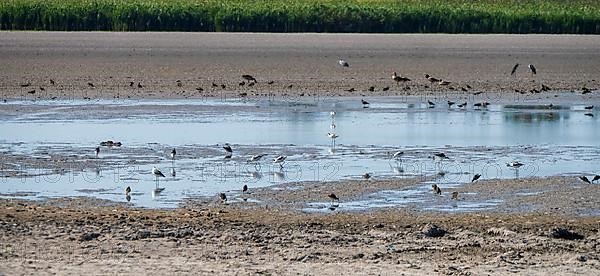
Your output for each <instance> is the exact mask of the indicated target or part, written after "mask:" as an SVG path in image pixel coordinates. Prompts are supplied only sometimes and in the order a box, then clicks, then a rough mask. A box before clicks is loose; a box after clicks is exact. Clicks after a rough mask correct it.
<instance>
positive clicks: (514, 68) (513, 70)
mask: <svg viewBox="0 0 600 276" xmlns="http://www.w3.org/2000/svg"><path fill="white" fill-rule="evenodd" d="M518 67H519V64H518V63H517V64H515V66H513V69H512V71H510V75H511V76H512V75H514V74H515V72H517V68H518Z"/></svg>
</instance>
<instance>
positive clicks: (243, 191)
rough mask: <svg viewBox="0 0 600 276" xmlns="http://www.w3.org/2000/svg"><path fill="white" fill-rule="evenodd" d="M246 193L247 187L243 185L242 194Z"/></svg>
mask: <svg viewBox="0 0 600 276" xmlns="http://www.w3.org/2000/svg"><path fill="white" fill-rule="evenodd" d="M246 192H248V185H245V184H244V187H242V194H245V193H246Z"/></svg>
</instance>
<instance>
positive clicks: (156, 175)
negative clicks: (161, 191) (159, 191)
mask: <svg viewBox="0 0 600 276" xmlns="http://www.w3.org/2000/svg"><path fill="white" fill-rule="evenodd" d="M152 174H153V175H154V176H155V177H156V187H158V178H159V177H165V175H164V174H163V173H162V172H161V171H159V170H158V169H157V168H156V167H152Z"/></svg>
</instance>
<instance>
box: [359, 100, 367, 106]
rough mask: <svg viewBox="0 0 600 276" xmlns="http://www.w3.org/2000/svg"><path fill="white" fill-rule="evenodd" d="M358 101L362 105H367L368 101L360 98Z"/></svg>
mask: <svg viewBox="0 0 600 276" xmlns="http://www.w3.org/2000/svg"><path fill="white" fill-rule="evenodd" d="M360 102H361V103H362V104H363V106H365V105H369V102H367V101H365V100H364V99H360Z"/></svg>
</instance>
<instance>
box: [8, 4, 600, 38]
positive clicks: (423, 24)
mask: <svg viewBox="0 0 600 276" xmlns="http://www.w3.org/2000/svg"><path fill="white" fill-rule="evenodd" d="M0 29H2V30H53V31H93V30H104V31H217V32H220V31H227V32H238V31H248V32H362V33H573V34H600V1H596V0H573V1H569V0H432V1H426V0H405V1H392V0H346V1H344V0H327V1H316V0H299V1H266V0H264V1H259V0H223V1H218V0H3V1H1V2H0Z"/></svg>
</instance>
